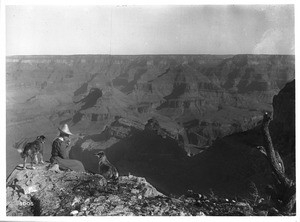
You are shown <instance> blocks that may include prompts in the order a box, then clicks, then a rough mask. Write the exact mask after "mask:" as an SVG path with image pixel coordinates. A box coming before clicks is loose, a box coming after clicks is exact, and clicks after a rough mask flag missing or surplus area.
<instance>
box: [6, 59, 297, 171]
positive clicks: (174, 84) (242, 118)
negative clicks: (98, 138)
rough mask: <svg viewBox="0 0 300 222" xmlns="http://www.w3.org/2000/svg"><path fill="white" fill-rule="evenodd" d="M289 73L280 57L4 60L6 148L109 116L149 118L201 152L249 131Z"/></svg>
mask: <svg viewBox="0 0 300 222" xmlns="http://www.w3.org/2000/svg"><path fill="white" fill-rule="evenodd" d="M294 72H295V71H294V56H283V55H236V56H233V55H141V56H117V55H113V56H111V55H76V56H12V57H8V58H7V70H6V81H7V82H6V85H7V113H8V115H7V126H8V127H7V130H8V132H9V135H11V136H10V137H9V138H8V141H9V143H8V147H9V149H10V147H11V142H13V141H10V140H11V138H19V137H24V136H36V135H35V134H36V132H41V131H42V132H43V133H45V134H51V135H54V134H55V133H56V132H55V131H56V129H57V126H58V125H60V124H63V123H68V124H69V125H71V127H72V129H74V130H75V131H85V132H89V133H91V132H92V131H94V132H96V131H97V130H99V128H102V127H103V126H104V125H105V124H108V123H109V122H111V121H112V119H113V118H114V117H115V116H116V115H121V116H126V117H129V118H137V119H138V120H139V121H140V122H142V123H145V121H147V120H148V119H149V118H151V117H153V116H154V117H156V118H157V119H159V121H160V122H164V123H165V128H168V129H169V130H171V129H174V128H175V129H176V130H178V131H180V132H181V136H182V138H183V140H184V143H186V144H192V145H195V146H197V147H200V148H201V147H202V148H203V147H207V146H210V145H212V143H213V141H215V140H216V139H218V138H222V137H224V136H226V135H229V134H232V133H235V132H240V131H244V130H247V129H250V128H252V127H253V126H255V125H256V124H257V121H258V118H259V116H260V115H261V111H263V110H272V106H271V102H272V98H273V96H274V95H275V94H277V93H278V92H279V89H281V88H282V87H283V85H284V84H285V83H286V82H287V81H288V80H290V79H293V78H294ZM32 126H34V127H32ZM32 128H34V132H33V131H32V130H31V131H30V132H29V130H28V129H32ZM28 134H30V135H28ZM188 152H190V153H191V155H192V154H196V153H198V152H199V150H198V149H194V148H191V149H190V150H189V151H188ZM12 155H13V154H12ZM10 170H11V169H10Z"/></svg>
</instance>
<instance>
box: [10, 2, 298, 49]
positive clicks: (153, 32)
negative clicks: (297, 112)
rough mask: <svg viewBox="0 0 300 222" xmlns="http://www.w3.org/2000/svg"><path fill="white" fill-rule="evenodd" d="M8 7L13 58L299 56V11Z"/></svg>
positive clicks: (287, 7) (258, 7)
mask: <svg viewBox="0 0 300 222" xmlns="http://www.w3.org/2000/svg"><path fill="white" fill-rule="evenodd" d="M6 7H7V8H6V39H7V44H6V46H7V51H6V54H7V55H41V54H243V53H249V54H250V53H255V54H294V7H293V5H277V6H275V5H268V6H264V5H252V6H247V5H246V6H245V5H244V6H241V5H239V6H237V5H236V6H233V5H223V6H217V5H214V6H204V5H203V6H200V5H197V6H195V5H193V6H174V5H173V6H171V5H169V6H167V5H165V6H144V5H143V6H26V5H25V6H21V5H19V6H6Z"/></svg>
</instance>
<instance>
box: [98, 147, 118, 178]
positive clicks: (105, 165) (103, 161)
mask: <svg viewBox="0 0 300 222" xmlns="http://www.w3.org/2000/svg"><path fill="white" fill-rule="evenodd" d="M95 156H97V157H98V159H99V163H98V173H99V174H101V175H102V176H103V177H104V178H105V179H113V180H117V179H118V178H119V173H118V171H117V169H116V167H114V166H113V165H112V164H111V163H110V162H109V161H108V159H107V157H106V155H105V153H104V152H103V151H100V152H98V153H96V154H95Z"/></svg>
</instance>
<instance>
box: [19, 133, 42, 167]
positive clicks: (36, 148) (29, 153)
mask: <svg viewBox="0 0 300 222" xmlns="http://www.w3.org/2000/svg"><path fill="white" fill-rule="evenodd" d="M45 139H46V137H45V136H44V135H41V136H38V137H37V138H36V140H35V141H33V142H29V143H26V145H25V146H24V150H22V149H21V148H18V149H17V150H18V152H19V153H20V155H21V157H22V158H23V160H24V162H23V169H25V168H26V167H25V164H26V161H27V158H28V157H30V158H31V168H32V169H35V168H34V166H33V161H35V163H36V164H37V163H38V154H39V155H40V163H44V160H43V146H44V143H45Z"/></svg>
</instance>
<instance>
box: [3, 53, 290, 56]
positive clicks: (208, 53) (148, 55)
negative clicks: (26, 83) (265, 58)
mask: <svg viewBox="0 0 300 222" xmlns="http://www.w3.org/2000/svg"><path fill="white" fill-rule="evenodd" d="M99 55H101V56H102V55H105V56H193V55H194V56H197V55H216V56H235V55H278V56H279V55H282V56H295V54H270V53H259V54H257V53H237V54H210V53H203V54H201V53H199V54H196V53H191V54H167V53H166V54H101V53H100V54H81V53H79V54H38V55H37V54H32V55H29V54H22V55H21V54H20V55H6V56H5V57H16V56H99Z"/></svg>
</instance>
